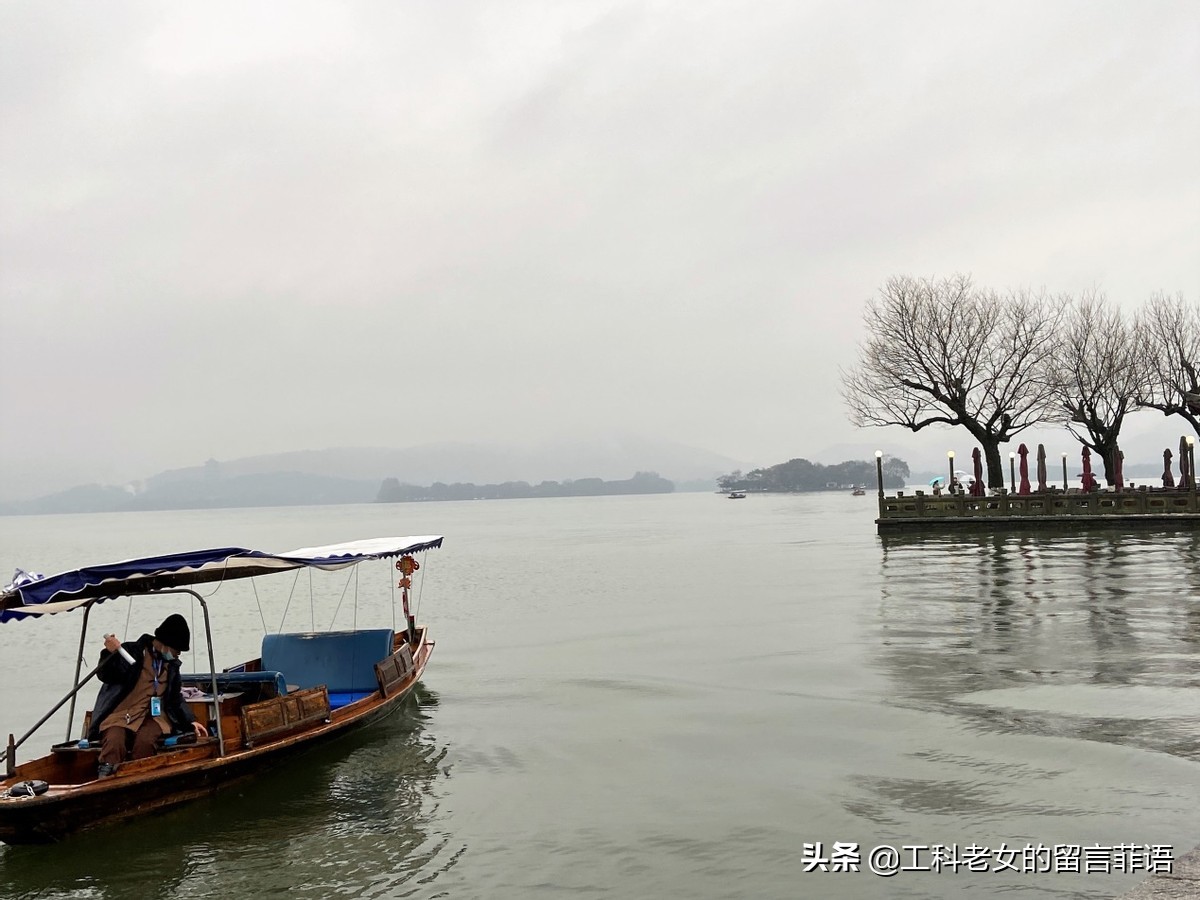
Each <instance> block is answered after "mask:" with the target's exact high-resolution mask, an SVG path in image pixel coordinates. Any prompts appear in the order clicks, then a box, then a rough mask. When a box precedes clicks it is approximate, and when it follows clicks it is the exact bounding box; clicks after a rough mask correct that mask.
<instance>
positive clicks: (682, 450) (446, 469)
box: [138, 436, 748, 490]
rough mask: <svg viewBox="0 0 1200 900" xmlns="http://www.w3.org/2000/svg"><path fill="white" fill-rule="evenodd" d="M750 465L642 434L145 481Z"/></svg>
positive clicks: (527, 475) (690, 472)
mask: <svg viewBox="0 0 1200 900" xmlns="http://www.w3.org/2000/svg"><path fill="white" fill-rule="evenodd" d="M746 467H748V466H747V464H746V463H744V462H741V461H738V460H734V459H731V458H729V457H726V456H722V455H720V454H717V453H711V452H709V451H707V450H700V449H697V448H695V447H687V446H684V445H682V444H673V443H668V442H660V441H650V440H646V439H643V438H637V437H629V436H623V437H612V436H609V437H598V438H597V439H595V440H572V441H558V442H553V443H543V444H539V445H536V446H529V447H520V446H509V445H499V444H470V443H435V444H420V445H417V446H414V447H405V448H399V449H397V448H383V447H338V448H331V449H327V450H298V451H294V452H290V453H276V454H270V455H265V456H250V457H244V458H241V459H234V460H228V461H216V460H210V461H209V462H208V463H206V464H205V465H199V466H192V467H189V468H185V469H174V470H170V471H167V472H161V473H159V474H157V475H154V476H151V477H150V478H147V479H146V481H145V482H144V483H143V484H141V485H138V487H139V488H142V489H147V490H148V489H151V488H154V489H157V488H161V487H164V486H165V485H168V484H171V483H173V482H179V481H195V480H198V479H203V478H205V477H210V478H211V477H213V476H219V477H221V478H236V477H239V476H245V475H263V474H268V473H272V472H291V473H297V474H304V475H318V476H322V477H326V478H344V479H351V480H368V481H373V482H375V485H376V487H378V485H379V482H381V481H383V479H385V478H395V479H397V480H398V481H400V482H401V483H404V484H423V485H427V484H432V483H434V482H435V481H442V482H446V483H452V482H474V483H476V484H499V483H502V482H506V481H528V482H530V483H536V482H539V481H566V480H571V479H578V478H601V479H605V480H615V479H621V478H628V477H629V475H630V473H632V472H638V471H652V472H658V473H659V474H660V475H662V476H663V477H664V478H667V479H669V480H671V481H696V480H702V479H709V480H713V481H714V484H715V479H716V477H717V476H718V475H721V474H723V473H725V472H729V471H732V470H733V469H737V468H746Z"/></svg>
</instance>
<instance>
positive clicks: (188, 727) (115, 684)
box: [88, 613, 208, 778]
mask: <svg viewBox="0 0 1200 900" xmlns="http://www.w3.org/2000/svg"><path fill="white" fill-rule="evenodd" d="M190 646H191V633H190V630H189V629H188V624H187V619H185V618H184V617H183V616H181V615H179V614H178V613H172V614H171V615H169V616H167V617H166V618H165V619H164V620H163V622H162V624H161V625H159V626H158V627H157V628H156V629H154V634H153V636H151V635H148V634H143V635H142V636H141V637H140V638H138V639H137V640H136V641H129V642H127V643H124V644H122V643H121V642H120V641H119V640H118V639H117V637H116V635H112V634H108V635H105V636H104V650H103V652H102V653H101V654H100V669H99V671H98V672H97V673H96V674H97V677H99V679H100V681H101V682H103V684H104V686H103V687H102V688H100V693H99V695H97V697H96V708H95V709H94V710H93V712H92V725H91V729H90V730H89V732H88V740H89V741H90V742H97V741H98V742H99V744H100V762H99V773H98V774H99V775H100V777H101V778H104V777H107V776H109V775H112V774H113V773H114V772H115V771H116V770H117V767H118V766H119V765H120V764H121V763H122V762H124V761H125V760H126V759H127V758H128V759H142V758H143V757H146V756H151V755H153V753H154V751H155V749H156V748H157V744H158V740H159V739H160V738H162V737H164V736H166V735H168V734H171V733H173V732H195V734H196V736H197V737H207V735H208V729H207V728H205V727H204V725H203V724H201V723H200V722H197V721H196V719H195V716H193V715H192V711H191V710H190V709H189V708H188V706H187V704H186V703H184V702H183V685H182V682H181V680H180V677H179V654H180V653H183V652H184V651H186V650H188V649H189V648H190ZM122 649H124V650H125V652H126V653H128V654H129V655H130V656H131V657H132V658H133V662H132V663H130V662H128V661H127V660H126V659H125V658H124V656H123V655H122V654H121V650H122Z"/></svg>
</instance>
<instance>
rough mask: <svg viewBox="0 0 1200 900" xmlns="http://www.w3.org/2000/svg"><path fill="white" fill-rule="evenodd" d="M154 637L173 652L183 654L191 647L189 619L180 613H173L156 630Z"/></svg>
mask: <svg viewBox="0 0 1200 900" xmlns="http://www.w3.org/2000/svg"><path fill="white" fill-rule="evenodd" d="M154 636H155V637H156V638H158V640H159V641H160V642H161V643H163V644H166V645H167V646H168V647H170V648H171V649H172V650H178V651H180V652H183V651H184V650H187V649H189V648H190V647H191V644H190V643H189V642H190V640H191V632H190V631H189V630H188V623H187V619H185V618H184V617H183V616H181V615H180V614H179V613H171V615H169V616H167V617H166V618H165V619H163V623H162V624H161V625H159V626H158V627H157V628H155V629H154Z"/></svg>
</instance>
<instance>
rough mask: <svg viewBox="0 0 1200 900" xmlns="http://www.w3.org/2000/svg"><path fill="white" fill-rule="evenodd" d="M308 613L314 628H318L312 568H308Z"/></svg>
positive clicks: (314, 629)
mask: <svg viewBox="0 0 1200 900" xmlns="http://www.w3.org/2000/svg"><path fill="white" fill-rule="evenodd" d="M308 613H309V615H310V616H311V617H312V630H313V631H316V630H317V601H316V599H315V598H314V597H313V586H312V569H309V570H308Z"/></svg>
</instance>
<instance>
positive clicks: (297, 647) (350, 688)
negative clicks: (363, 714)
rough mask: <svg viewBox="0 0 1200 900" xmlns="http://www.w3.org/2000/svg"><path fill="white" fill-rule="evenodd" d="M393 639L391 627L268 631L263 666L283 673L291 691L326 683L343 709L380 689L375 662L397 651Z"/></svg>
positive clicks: (332, 704)
mask: <svg viewBox="0 0 1200 900" xmlns="http://www.w3.org/2000/svg"><path fill="white" fill-rule="evenodd" d="M393 639H394V633H393V632H392V630H391V629H390V628H369V629H363V630H361V631H318V632H296V633H288V634H283V633H281V634H268V635H264V636H263V640H262V668H263V669H264V670H267V671H275V672H280V673H282V674H283V677H284V680H285V681H286V682H287V689H288V690H289V691H291V690H293V689H294V688H301V689H303V688H315V687H318V686H321V685H324V687H325V688H326V690H327V691H328V692H329V706H330V708H331V709H339V708H340V707H343V706H346V705H347V704H349V703H353V702H355V701H356V700H362V699H363V698H364V697H369V696H371V695H372V694H374V693H375V692H376V691H378V690H379V689H380V680H379V677H378V675H377V674H376V669H375V664H376V663H380V662H385V661H387V659H388V657H390V656H391V655H392V646H393ZM409 659H410V660H411V653H410V656H409Z"/></svg>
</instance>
